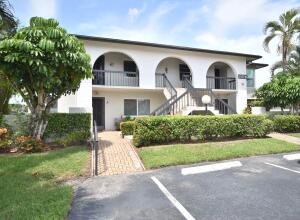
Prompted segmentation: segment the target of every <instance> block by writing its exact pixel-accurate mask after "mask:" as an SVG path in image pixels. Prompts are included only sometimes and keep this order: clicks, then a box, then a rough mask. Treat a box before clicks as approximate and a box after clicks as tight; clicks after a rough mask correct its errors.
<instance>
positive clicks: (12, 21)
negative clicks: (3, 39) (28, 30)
mask: <svg viewBox="0 0 300 220" xmlns="http://www.w3.org/2000/svg"><path fill="white" fill-rule="evenodd" d="M0 22H1V23H0V32H2V33H3V32H6V33H11V32H15V31H16V28H17V25H18V21H17V19H16V18H15V17H14V15H13V13H12V6H11V5H10V4H9V2H8V1H7V0H0Z"/></svg>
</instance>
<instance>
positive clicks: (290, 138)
mask: <svg viewBox="0 0 300 220" xmlns="http://www.w3.org/2000/svg"><path fill="white" fill-rule="evenodd" d="M268 136H269V137H272V138H275V139H278V140H282V141H286V142H290V143H293V144H300V138H297V137H293V136H290V135H287V134H282V133H275V132H274V133H271V134H269V135H268Z"/></svg>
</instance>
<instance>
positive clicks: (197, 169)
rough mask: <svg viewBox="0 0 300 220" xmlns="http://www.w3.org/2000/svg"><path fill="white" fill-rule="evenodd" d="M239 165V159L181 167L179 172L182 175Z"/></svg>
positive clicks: (240, 164)
mask: <svg viewBox="0 0 300 220" xmlns="http://www.w3.org/2000/svg"><path fill="white" fill-rule="evenodd" d="M240 166H242V163H241V162H240V161H231V162H225V163H215V164H210V165H204V166H197V167H189V168H183V169H181V174H182V175H190V174H197V173H207V172H213V171H218V170H225V169H229V168H232V167H240Z"/></svg>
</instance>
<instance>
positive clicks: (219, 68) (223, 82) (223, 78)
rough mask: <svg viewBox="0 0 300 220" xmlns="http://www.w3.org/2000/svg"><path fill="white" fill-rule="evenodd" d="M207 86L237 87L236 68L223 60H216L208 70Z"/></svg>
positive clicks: (212, 87)
mask: <svg viewBox="0 0 300 220" xmlns="http://www.w3.org/2000/svg"><path fill="white" fill-rule="evenodd" d="M206 86H207V88H209V89H226V90H235V89H236V79H235V74H234V70H233V69H232V68H231V67H230V66H229V65H228V64H227V63H223V62H215V63H213V64H212V65H210V67H209V68H208V70H207V74H206Z"/></svg>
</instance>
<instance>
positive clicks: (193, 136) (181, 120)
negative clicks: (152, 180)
mask: <svg viewBox="0 0 300 220" xmlns="http://www.w3.org/2000/svg"><path fill="white" fill-rule="evenodd" d="M272 128H273V123H272V121H271V120H269V119H266V117H265V116H261V115H225V116H155V117H151V116H150V117H143V118H137V119H136V120H135V129H134V136H133V143H134V145H135V146H137V147H140V146H146V145H150V144H163V143H170V142H187V141H191V140H209V139H217V138H230V137H264V136H265V135H267V134H268V133H269V132H271V131H272Z"/></svg>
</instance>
